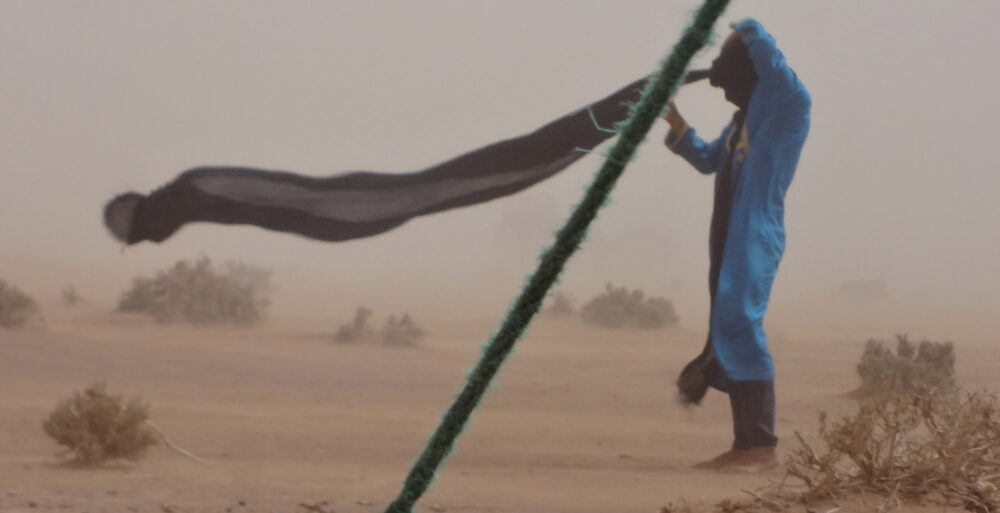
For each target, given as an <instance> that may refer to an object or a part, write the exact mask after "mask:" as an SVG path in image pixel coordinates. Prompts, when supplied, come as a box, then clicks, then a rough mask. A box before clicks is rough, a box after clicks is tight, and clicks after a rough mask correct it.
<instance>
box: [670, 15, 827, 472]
mask: <svg viewBox="0 0 1000 513" xmlns="http://www.w3.org/2000/svg"><path fill="white" fill-rule="evenodd" d="M732 28H733V32H732V33H731V34H730V35H729V37H728V38H727V39H726V41H725V43H724V44H723V46H722V48H721V50H720V52H719V56H718V57H717V58H716V59H715V60H714V61H713V62H712V66H711V69H710V70H709V74H708V78H709V82H710V84H711V85H712V86H713V87H717V88H721V89H722V91H723V92H724V95H725V98H726V100H728V101H729V102H731V103H732V104H734V105H736V107H737V110H736V112H735V113H734V114H733V117H732V120H731V122H730V123H729V124H727V126H726V127H725V129H723V131H722V134H721V135H720V136H719V137H718V138H717V139H715V140H714V141H712V142H710V143H709V142H706V141H704V140H702V139H701V138H700V137H699V136H698V135H697V132H696V131H695V129H694V128H692V127H690V126H689V125H688V124H687V122H686V121H685V120H684V118H683V116H682V115H681V113H680V112H679V111H678V109H677V107H676V105H674V104H673V103H671V104H670V106H669V108H668V110H667V113H666V114H665V116H664V118H665V119H666V121H667V123H668V124H669V125H670V131H669V133H668V134H667V138H666V141H665V142H666V146H667V147H668V148H669V149H670V150H672V151H673V152H674V153H676V154H678V155H680V156H681V157H683V158H684V159H685V160H687V161H688V163H690V164H691V165H692V166H694V168H695V169H697V170H698V171H700V172H701V173H703V174H712V173H714V174H715V195H714V204H713V208H712V221H711V226H710V230H709V258H710V265H709V293H710V294H709V296H710V298H711V310H710V312H711V313H710V321H709V331H708V340H707V341H706V344H705V349H704V350H703V351H702V353H701V354H700V355H699V356H698V357H697V358H695V359H694V360H693V361H692V362H690V363H689V364H688V365H687V366H686V367H685V368H684V370H683V371H682V372H681V375H680V378H679V379H678V383H677V384H678V388H679V391H680V394H681V399H682V400H683V401H684V402H686V403H688V404H692V403H693V404H697V403H699V402H700V401H701V399H702V398H703V397H704V395H705V393H706V391H707V389H708V388H709V387H712V388H716V389H718V390H720V391H723V392H725V393H727V394H728V395H729V401H730V406H731V408H732V415H733V434H734V438H735V439H734V442H733V445H732V448H731V449H730V450H728V451H726V452H724V453H722V454H720V455H719V456H717V457H715V458H713V459H711V460H708V461H705V462H702V463H699V464H698V465H696V466H697V467H701V468H710V469H720V470H734V471H749V472H760V471H766V470H769V469H772V468H774V467H776V466H778V456H777V443H778V438H777V436H776V435H775V426H774V425H775V390H774V364H773V361H772V358H771V355H770V353H769V352H768V349H767V344H766V343H767V336H766V335H765V333H764V328H763V319H764V313H765V312H766V310H767V304H768V299H769V296H770V292H771V284H772V282H773V280H774V277H775V275H776V273H777V271H778V264H779V262H780V260H781V256H782V253H783V252H784V248H785V227H784V202H785V193H786V191H787V190H788V186H789V184H790V182H791V181H792V176H793V175H794V174H795V168H796V166H797V164H798V160H799V155H800V154H801V151H802V147H803V145H804V143H805V140H806V136H807V135H808V132H809V116H810V108H811V104H812V100H811V98H810V96H809V93H808V91H807V90H806V88H805V87H804V86H803V85H802V82H800V81H799V79H798V77H797V76H796V74H795V73H794V72H793V71H792V70H791V68H789V67H788V64H787V63H786V61H785V58H784V56H783V55H782V53H781V52H780V51H779V50H778V48H777V46H776V45H775V41H774V38H772V37H771V36H770V35H769V34H768V33H767V32H766V31H765V30H764V27H762V26H761V24H760V23H758V22H757V21H756V20H753V19H747V20H744V21H742V22H739V23H735V24H733V25H732Z"/></svg>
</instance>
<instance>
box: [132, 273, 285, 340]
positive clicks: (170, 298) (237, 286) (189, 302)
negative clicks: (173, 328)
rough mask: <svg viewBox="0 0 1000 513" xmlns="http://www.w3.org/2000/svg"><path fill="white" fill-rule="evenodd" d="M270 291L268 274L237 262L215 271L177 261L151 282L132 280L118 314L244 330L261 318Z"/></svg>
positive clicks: (141, 278)
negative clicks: (233, 325) (228, 325)
mask: <svg viewBox="0 0 1000 513" xmlns="http://www.w3.org/2000/svg"><path fill="white" fill-rule="evenodd" d="M270 290H271V283H270V272H269V271H266V270H263V269H260V268H258V267H254V266H251V265H248V264H244V263H239V262H229V263H227V264H226V266H225V269H224V270H222V271H217V270H216V269H215V268H214V267H213V266H212V261H211V260H209V259H208V258H205V257H202V258H201V259H199V260H198V261H196V262H194V263H193V264H192V263H189V262H188V261H186V260H181V261H179V262H177V263H176V264H174V266H173V267H171V268H170V269H168V270H167V271H161V272H159V273H157V274H156V276H155V277H153V278H145V277H140V278H136V279H135V280H134V281H133V282H132V288H131V289H129V290H127V291H125V292H124V293H122V296H121V298H120V300H119V302H118V309H119V310H120V311H123V312H138V313H145V314H149V315H151V316H153V318H154V319H156V320H157V321H158V322H176V321H186V322H190V323H193V324H236V325H247V324H252V323H255V322H257V321H260V320H261V319H263V317H264V314H265V312H266V310H267V306H268V304H269V301H268V298H267V295H268V293H269V292H270Z"/></svg>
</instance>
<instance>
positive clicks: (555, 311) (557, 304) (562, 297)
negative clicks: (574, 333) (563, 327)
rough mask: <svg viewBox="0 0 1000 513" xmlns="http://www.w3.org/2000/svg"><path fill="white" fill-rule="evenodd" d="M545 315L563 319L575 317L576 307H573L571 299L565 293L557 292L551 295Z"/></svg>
mask: <svg viewBox="0 0 1000 513" xmlns="http://www.w3.org/2000/svg"><path fill="white" fill-rule="evenodd" d="M545 315H546V316H548V317H552V318H565V317H572V316H574V315H576V307H574V306H573V299H572V298H570V297H569V295H567V294H566V293H565V292H562V291H558V292H556V293H554V294H552V299H551V300H550V301H549V306H548V308H546V309H545Z"/></svg>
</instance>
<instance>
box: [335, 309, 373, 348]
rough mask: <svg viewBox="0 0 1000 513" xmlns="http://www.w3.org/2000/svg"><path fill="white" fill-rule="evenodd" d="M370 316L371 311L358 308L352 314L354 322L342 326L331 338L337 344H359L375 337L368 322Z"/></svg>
mask: <svg viewBox="0 0 1000 513" xmlns="http://www.w3.org/2000/svg"><path fill="white" fill-rule="evenodd" d="M371 316H372V311H371V310H370V309H368V308H365V307H363V306H361V307H358V309H357V310H355V312H354V320H353V321H352V322H351V323H350V324H342V325H341V326H340V328H338V329H337V333H336V335H334V336H333V338H334V340H336V341H337V342H360V341H362V340H368V339H370V338H372V337H374V336H375V330H373V329H372V327H371V324H370V323H369V322H368V319H370V318H371Z"/></svg>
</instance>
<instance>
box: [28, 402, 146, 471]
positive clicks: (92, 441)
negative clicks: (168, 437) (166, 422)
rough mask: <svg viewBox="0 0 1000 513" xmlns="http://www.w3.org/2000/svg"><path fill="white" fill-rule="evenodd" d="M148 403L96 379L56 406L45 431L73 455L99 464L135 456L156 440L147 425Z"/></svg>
mask: <svg viewBox="0 0 1000 513" xmlns="http://www.w3.org/2000/svg"><path fill="white" fill-rule="evenodd" d="M148 417H149V405H148V404H146V403H144V402H142V401H141V400H140V399H139V398H138V397H133V398H131V399H129V400H128V401H127V402H126V401H125V399H124V398H123V397H122V396H120V395H111V394H109V393H107V391H105V385H104V383H94V384H93V385H90V386H89V387H87V389H86V390H84V391H83V392H82V393H81V392H77V393H76V394H74V395H73V397H71V398H69V399H66V400H64V401H62V402H60V403H59V405H58V406H56V409H55V410H53V411H52V413H51V414H50V415H49V418H48V419H46V420H45V421H44V422H42V428H43V429H44V430H45V434H47V435H49V436H50V437H52V438H53V439H54V440H55V441H56V443H58V444H59V445H62V446H64V447H66V449H67V452H68V453H69V454H70V455H71V458H72V459H73V460H74V461H76V462H78V463H82V464H86V465H96V464H100V463H102V462H104V461H107V460H113V459H118V458H124V459H129V460H135V459H138V458H139V457H141V456H142V455H143V454H144V453H145V451H146V449H147V448H148V447H149V446H151V445H154V444H155V443H156V438H155V436H154V434H153V432H152V431H151V430H150V429H149V428H148V427H147V426H146V419H147V418H148Z"/></svg>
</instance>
